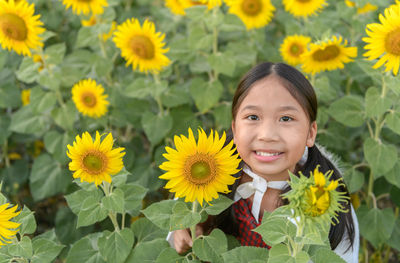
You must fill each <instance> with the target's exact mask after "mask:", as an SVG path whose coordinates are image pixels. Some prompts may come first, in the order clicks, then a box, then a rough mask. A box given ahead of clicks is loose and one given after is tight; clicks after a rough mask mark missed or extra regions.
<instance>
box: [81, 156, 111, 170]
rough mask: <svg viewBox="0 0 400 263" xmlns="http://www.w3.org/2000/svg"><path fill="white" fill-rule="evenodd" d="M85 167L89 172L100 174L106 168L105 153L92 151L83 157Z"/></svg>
mask: <svg viewBox="0 0 400 263" xmlns="http://www.w3.org/2000/svg"><path fill="white" fill-rule="evenodd" d="M82 163H83V169H84V170H85V172H87V173H89V174H100V173H102V172H103V171H104V170H105V168H106V166H107V165H106V158H105V156H104V154H103V153H101V152H98V151H91V152H88V153H87V154H86V156H85V157H83V161H82Z"/></svg>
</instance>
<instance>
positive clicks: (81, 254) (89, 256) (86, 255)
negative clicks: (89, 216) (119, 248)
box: [65, 233, 105, 263]
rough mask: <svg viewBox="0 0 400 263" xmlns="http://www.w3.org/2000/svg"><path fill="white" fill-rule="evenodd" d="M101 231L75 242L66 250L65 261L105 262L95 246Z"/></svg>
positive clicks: (71, 262) (69, 262)
mask: <svg viewBox="0 0 400 263" xmlns="http://www.w3.org/2000/svg"><path fill="white" fill-rule="evenodd" d="M100 235H101V233H94V234H90V235H87V236H86V237H84V238H82V239H80V240H78V241H77V242H75V243H74V244H73V245H72V247H71V249H70V250H69V252H68V255H67V259H66V262H65V263H77V262H85V263H105V261H104V260H103V258H102V257H101V255H100V252H99V249H98V247H97V240H98V238H99V236H100Z"/></svg>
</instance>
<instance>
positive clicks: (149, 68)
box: [113, 18, 170, 73]
mask: <svg viewBox="0 0 400 263" xmlns="http://www.w3.org/2000/svg"><path fill="white" fill-rule="evenodd" d="M164 38H165V35H164V34H162V33H160V32H156V29H155V26H154V23H153V22H151V21H148V20H145V21H144V23H143V26H141V25H140V22H139V20H137V19H135V18H131V19H128V20H126V21H125V22H124V23H122V24H121V25H119V26H118V27H117V30H116V31H115V32H114V38H113V41H114V43H115V45H116V46H117V47H118V48H119V49H120V50H121V56H122V57H123V58H124V59H125V60H126V61H127V62H126V66H129V65H132V69H133V70H136V69H139V71H140V72H145V73H148V72H151V73H158V72H159V71H161V70H162V69H163V68H164V67H165V66H168V65H169V63H170V60H169V59H168V57H166V56H165V55H164V54H165V53H166V52H168V50H169V49H168V48H165V47H164V46H165V43H164V42H163V41H164Z"/></svg>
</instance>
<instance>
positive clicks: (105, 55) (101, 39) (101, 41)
mask: <svg viewBox="0 0 400 263" xmlns="http://www.w3.org/2000/svg"><path fill="white" fill-rule="evenodd" d="M97 38H98V39H99V44H100V50H101V54H102V55H103V57H104V58H107V52H106V48H105V47H104V41H103V38H102V36H101V35H100V34H98V36H97Z"/></svg>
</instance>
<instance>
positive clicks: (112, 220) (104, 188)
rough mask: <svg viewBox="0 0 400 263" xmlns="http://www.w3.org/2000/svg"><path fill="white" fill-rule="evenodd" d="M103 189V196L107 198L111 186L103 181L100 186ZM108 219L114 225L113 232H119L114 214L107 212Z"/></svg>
mask: <svg viewBox="0 0 400 263" xmlns="http://www.w3.org/2000/svg"><path fill="white" fill-rule="evenodd" d="M100 186H101V188H103V191H104V194H105V195H106V196H109V195H110V194H111V193H112V186H111V184H110V183H109V182H106V181H103V184H101V185H100ZM108 217H109V218H110V220H111V222H112V223H113V225H114V229H115V231H119V225H118V221H117V215H116V213H114V212H109V213H108Z"/></svg>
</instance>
